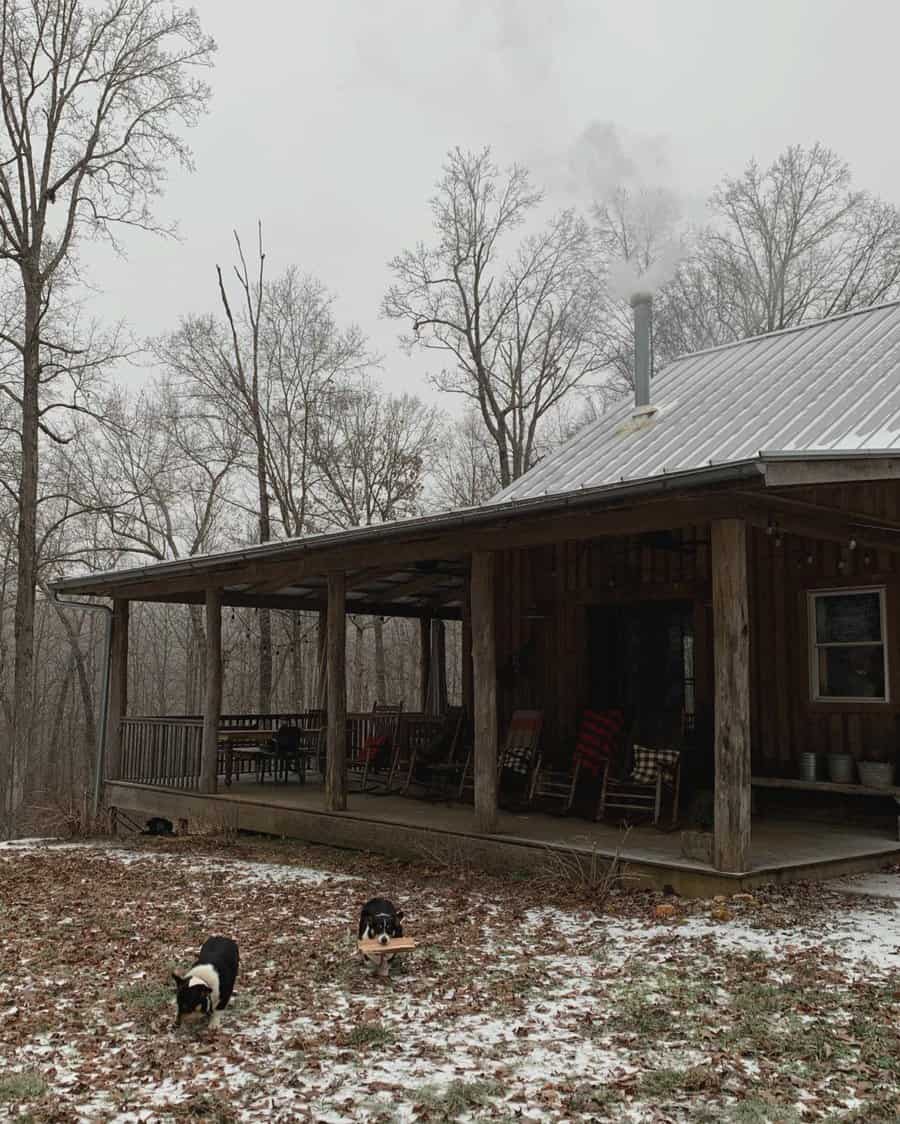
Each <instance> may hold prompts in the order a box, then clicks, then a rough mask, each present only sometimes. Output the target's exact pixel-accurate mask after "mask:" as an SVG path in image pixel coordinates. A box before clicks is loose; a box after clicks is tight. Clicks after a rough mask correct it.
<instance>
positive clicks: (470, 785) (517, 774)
mask: <svg viewBox="0 0 900 1124" xmlns="http://www.w3.org/2000/svg"><path fill="white" fill-rule="evenodd" d="M543 725H544V712H543V711H542V710H515V711H513V715H512V718H510V720H509V728H508V729H507V731H506V740H505V741H504V743H503V747H502V749H501V750H500V752H499V753H498V755H497V790H498V795H499V794H501V786H502V781H503V779H504V778H507V780H513V779H515V780H519V778H521V781H520V787H521V793H520V794H517V795H519V796H520V800H521V803H522V804H524V805H528V804H530V803H531V801H532V799H533V797H534V786H535V782H536V780H537V775H538V772H539V771H540V767H541V758H540V752H539V746H540V740H541V729H542V727H543ZM474 788H475V768H474V752H473V750H472V749H470V750H469V753H468V755H467V759H466V765H465V768H464V769H463V775H462V779H461V780H460V784H459V796H460V798H462V796H463V794H464V793H465V792H466V791H467V790H472V791H474ZM507 795H508V794H507Z"/></svg>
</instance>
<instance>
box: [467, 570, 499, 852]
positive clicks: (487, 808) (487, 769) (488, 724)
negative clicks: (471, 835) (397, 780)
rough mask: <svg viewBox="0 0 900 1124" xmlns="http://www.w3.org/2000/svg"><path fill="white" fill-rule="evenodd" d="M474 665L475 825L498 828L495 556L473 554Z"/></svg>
mask: <svg viewBox="0 0 900 1124" xmlns="http://www.w3.org/2000/svg"><path fill="white" fill-rule="evenodd" d="M471 590H472V594H471V596H472V665H473V679H474V704H475V827H476V829H477V830H478V831H481V832H486V833H487V832H492V831H496V829H497V650H496V643H495V635H494V631H495V630H494V556H493V554H491V553H490V552H489V551H477V552H476V553H474V554H473V555H472V576H471Z"/></svg>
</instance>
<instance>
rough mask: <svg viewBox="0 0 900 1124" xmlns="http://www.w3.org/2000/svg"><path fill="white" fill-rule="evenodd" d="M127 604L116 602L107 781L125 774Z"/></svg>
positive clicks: (108, 713) (113, 611)
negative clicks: (124, 722) (123, 747)
mask: <svg viewBox="0 0 900 1124" xmlns="http://www.w3.org/2000/svg"><path fill="white" fill-rule="evenodd" d="M128 606H129V603H128V602H127V601H121V600H115V601H113V609H112V634H111V635H110V643H109V695H108V699H107V704H106V770H105V773H106V779H107V780H116V779H117V778H119V777H121V775H122V719H123V718H124V717H125V715H126V714H127V713H128Z"/></svg>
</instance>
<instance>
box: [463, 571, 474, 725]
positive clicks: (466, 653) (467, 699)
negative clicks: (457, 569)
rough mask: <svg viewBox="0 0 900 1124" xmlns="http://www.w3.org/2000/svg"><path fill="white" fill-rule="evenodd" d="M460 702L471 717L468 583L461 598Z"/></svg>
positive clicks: (470, 646)
mask: <svg viewBox="0 0 900 1124" xmlns="http://www.w3.org/2000/svg"><path fill="white" fill-rule="evenodd" d="M460 647H461V648H462V704H463V707H464V708H465V712H466V715H467V716H468V717H469V718H471V717H472V713H473V709H472V708H473V701H472V696H473V686H472V597H471V594H470V591H469V587H468V583H467V585H466V593H465V597H464V598H463V618H462V643H461V645H460Z"/></svg>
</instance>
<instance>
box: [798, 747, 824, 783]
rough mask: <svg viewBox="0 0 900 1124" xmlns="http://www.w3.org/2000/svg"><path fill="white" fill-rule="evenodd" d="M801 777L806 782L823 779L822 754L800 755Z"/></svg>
mask: <svg viewBox="0 0 900 1124" xmlns="http://www.w3.org/2000/svg"><path fill="white" fill-rule="evenodd" d="M800 777H801V779H802V780H804V781H818V780H821V779H822V755H821V754H820V753H801V754H800Z"/></svg>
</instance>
